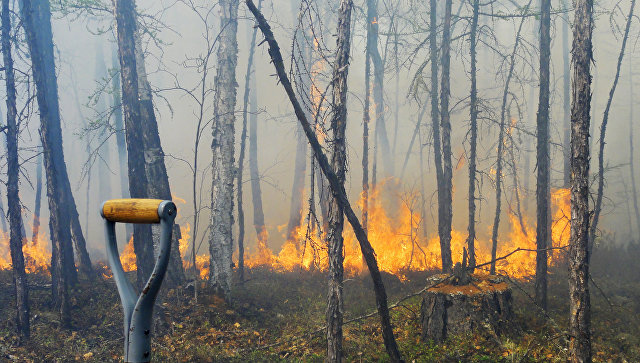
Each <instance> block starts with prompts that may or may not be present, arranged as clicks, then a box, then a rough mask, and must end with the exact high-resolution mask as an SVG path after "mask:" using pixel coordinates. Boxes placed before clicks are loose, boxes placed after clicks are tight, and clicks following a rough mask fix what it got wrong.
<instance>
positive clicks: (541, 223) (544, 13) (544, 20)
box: [535, 0, 551, 310]
mask: <svg viewBox="0 0 640 363" xmlns="http://www.w3.org/2000/svg"><path fill="white" fill-rule="evenodd" d="M540 13H541V16H540V95H539V99H538V115H537V146H536V155H537V156H536V158H537V165H538V174H537V182H536V215H537V225H536V248H537V250H538V251H537V253H536V280H535V300H536V303H537V304H538V306H540V307H541V308H543V309H545V310H546V309H547V262H548V261H547V259H548V257H547V250H546V248H547V247H548V246H550V245H551V220H550V217H551V212H550V208H551V205H550V204H551V190H550V185H549V184H550V171H551V170H550V169H551V165H550V164H551V161H550V159H549V59H550V57H551V0H541V2H540Z"/></svg>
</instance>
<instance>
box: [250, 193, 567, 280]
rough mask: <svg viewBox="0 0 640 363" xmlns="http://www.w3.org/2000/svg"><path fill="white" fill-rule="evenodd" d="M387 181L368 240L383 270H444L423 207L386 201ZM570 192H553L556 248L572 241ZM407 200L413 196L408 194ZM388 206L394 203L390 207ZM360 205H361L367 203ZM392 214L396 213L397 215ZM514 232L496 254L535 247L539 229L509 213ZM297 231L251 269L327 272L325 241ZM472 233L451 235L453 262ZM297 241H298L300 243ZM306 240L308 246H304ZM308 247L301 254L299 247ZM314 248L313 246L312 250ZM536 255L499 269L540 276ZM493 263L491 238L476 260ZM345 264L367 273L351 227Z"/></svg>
mask: <svg viewBox="0 0 640 363" xmlns="http://www.w3.org/2000/svg"><path fill="white" fill-rule="evenodd" d="M384 184H385V182H382V183H380V184H379V185H378V186H376V187H375V188H372V189H371V190H370V200H369V223H368V224H369V230H368V237H369V242H370V243H371V245H372V247H373V249H374V250H375V251H376V257H377V259H378V266H379V268H380V270H382V271H386V272H389V273H392V274H394V275H396V276H398V277H399V278H401V279H404V277H405V276H404V274H405V273H406V272H407V271H409V270H411V271H424V270H436V269H440V268H441V260H440V243H439V238H438V237H437V236H435V237H431V238H429V239H425V238H423V237H422V236H421V235H420V234H419V233H418V230H419V228H420V225H421V223H422V216H421V215H420V213H419V212H418V210H419V208H417V207H416V206H415V205H413V206H412V205H411V203H401V202H400V201H398V200H397V199H398V198H395V199H396V200H394V198H386V202H387V203H383V201H384V200H385V198H383V195H382V191H383V190H384V188H383V187H384ZM569 196H570V191H569V190H568V189H558V190H555V191H554V192H553V193H552V204H553V211H554V218H553V225H552V246H553V247H562V246H566V245H567V244H568V241H569V228H570V224H569V223H570V221H569V218H568V215H569V208H570V204H569V203H570V202H569ZM404 198H405V199H410V197H407V196H405V197H404ZM384 204H391V205H394V204H395V205H394V208H385V205H384ZM358 205H359V206H360V207H362V200H360V201H359V203H358ZM391 211H395V213H392V212H391ZM509 222H510V226H509V232H508V233H507V234H506V235H505V236H504V237H503V238H502V239H500V240H499V241H498V248H497V256H498V257H500V256H504V255H506V254H507V253H509V252H512V251H513V250H515V249H517V248H522V249H531V250H535V249H536V241H535V239H536V237H535V236H536V233H535V226H532V225H530V224H529V223H528V220H527V219H526V218H525V217H523V225H524V228H525V229H526V232H527V233H526V234H525V233H524V232H523V231H522V228H521V227H520V222H519V220H518V217H517V216H515V215H513V214H511V215H509ZM300 225H301V227H299V228H298V230H297V231H296V233H295V239H296V240H297V241H291V240H288V241H286V242H285V243H284V245H283V246H282V248H281V250H280V252H279V253H278V254H277V255H275V254H274V253H273V252H272V251H271V250H265V249H264V248H259V253H258V254H256V255H252V256H250V257H249V258H248V259H247V266H249V267H256V266H269V267H271V268H273V269H274V270H279V271H293V270H295V269H306V270H309V269H315V268H320V269H323V270H324V269H326V268H327V259H326V247H325V246H326V242H325V241H324V237H325V236H323V235H320V234H319V233H318V231H317V229H316V228H315V227H312V228H307V226H306V224H305V223H301V224H300ZM466 240H467V233H466V231H465V232H462V231H457V230H453V231H452V233H451V250H452V254H453V260H454V263H456V262H461V260H462V255H463V248H466V247H467V241H466ZM296 242H298V243H296ZM305 242H307V243H306V244H305ZM297 245H299V246H307V248H305V249H303V248H301V249H303V250H302V251H300V250H298V249H296V247H295V246H297ZM309 246H310V247H311V248H309ZM548 255H549V261H550V265H554V264H556V263H557V262H558V261H559V260H560V258H561V256H560V252H559V251H558V250H551V251H549V253H548ZM535 257H536V252H534V251H520V252H518V253H516V254H513V255H511V256H510V257H509V258H508V259H504V260H499V261H497V262H496V270H497V271H498V272H500V273H504V274H507V275H509V276H511V277H515V278H528V277H530V276H533V275H535V265H536V262H535ZM490 260H491V244H490V241H489V240H480V239H478V240H477V241H476V261H477V263H478V264H480V263H484V262H488V261H490ZM344 266H345V270H346V271H348V272H349V273H352V274H357V273H361V272H363V271H364V270H365V269H366V266H365V265H364V264H363V258H362V255H361V253H360V247H359V244H358V242H357V239H356V238H355V235H354V233H353V231H352V230H351V228H350V226H345V232H344Z"/></svg>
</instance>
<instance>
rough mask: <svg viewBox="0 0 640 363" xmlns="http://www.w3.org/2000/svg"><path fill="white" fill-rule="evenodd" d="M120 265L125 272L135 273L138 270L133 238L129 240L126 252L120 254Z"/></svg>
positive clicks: (125, 248)
mask: <svg viewBox="0 0 640 363" xmlns="http://www.w3.org/2000/svg"><path fill="white" fill-rule="evenodd" d="M120 263H121V264H122V269H123V270H124V272H129V271H135V270H137V269H138V266H137V265H136V254H135V252H134V250H133V236H131V238H129V243H127V245H126V246H124V251H122V253H121V254H120Z"/></svg>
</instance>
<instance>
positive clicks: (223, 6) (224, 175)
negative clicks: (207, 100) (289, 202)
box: [209, 0, 238, 301]
mask: <svg viewBox="0 0 640 363" xmlns="http://www.w3.org/2000/svg"><path fill="white" fill-rule="evenodd" d="M220 24H221V26H222V28H223V30H222V32H221V33H220V39H219V43H218V44H219V45H218V50H217V59H218V66H217V70H216V90H215V95H214V105H213V107H214V112H213V114H214V120H213V142H212V145H211V148H212V151H213V155H214V158H213V167H212V171H213V181H212V185H211V233H210V235H209V252H210V254H211V270H210V276H209V283H210V284H211V286H213V287H214V289H215V290H216V292H217V293H218V294H220V295H222V296H224V298H225V299H226V300H227V301H230V300H231V277H232V273H231V263H232V260H231V255H232V252H233V237H232V226H233V180H234V177H235V170H234V169H235V165H234V164H235V163H234V141H235V140H234V135H235V134H234V124H235V120H236V117H235V114H234V112H235V105H236V87H237V84H236V65H237V63H238V42H237V39H236V33H237V29H238V2H237V1H235V0H221V1H220Z"/></svg>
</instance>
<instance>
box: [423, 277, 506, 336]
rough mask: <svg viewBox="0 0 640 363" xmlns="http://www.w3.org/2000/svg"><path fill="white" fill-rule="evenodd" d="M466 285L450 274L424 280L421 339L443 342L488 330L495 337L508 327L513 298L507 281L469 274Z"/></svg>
mask: <svg viewBox="0 0 640 363" xmlns="http://www.w3.org/2000/svg"><path fill="white" fill-rule="evenodd" d="M468 280H469V283H467V284H461V285H456V284H455V282H456V281H459V280H458V279H457V278H456V277H453V278H452V277H451V276H449V275H436V276H432V277H430V278H428V279H427V286H429V285H433V284H436V283H437V284H436V285H435V286H433V287H431V288H429V289H427V290H426V291H425V292H424V293H423V295H422V306H421V309H420V310H421V314H420V315H421V325H422V340H423V341H427V340H430V339H431V340H433V341H435V342H437V343H440V342H442V341H443V340H445V339H446V338H447V336H449V335H450V334H454V335H455V334H461V333H467V332H471V331H473V330H476V329H478V328H479V329H483V330H486V329H490V330H492V331H493V332H495V333H496V334H498V335H499V334H501V333H503V332H505V331H506V330H507V329H508V328H509V326H510V325H511V323H510V322H511V319H512V316H513V315H512V314H513V313H512V309H511V305H512V298H511V288H510V287H509V285H508V284H507V282H506V281H505V280H504V279H502V278H500V277H498V276H491V275H470V276H469V278H468Z"/></svg>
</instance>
